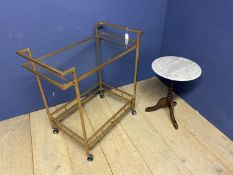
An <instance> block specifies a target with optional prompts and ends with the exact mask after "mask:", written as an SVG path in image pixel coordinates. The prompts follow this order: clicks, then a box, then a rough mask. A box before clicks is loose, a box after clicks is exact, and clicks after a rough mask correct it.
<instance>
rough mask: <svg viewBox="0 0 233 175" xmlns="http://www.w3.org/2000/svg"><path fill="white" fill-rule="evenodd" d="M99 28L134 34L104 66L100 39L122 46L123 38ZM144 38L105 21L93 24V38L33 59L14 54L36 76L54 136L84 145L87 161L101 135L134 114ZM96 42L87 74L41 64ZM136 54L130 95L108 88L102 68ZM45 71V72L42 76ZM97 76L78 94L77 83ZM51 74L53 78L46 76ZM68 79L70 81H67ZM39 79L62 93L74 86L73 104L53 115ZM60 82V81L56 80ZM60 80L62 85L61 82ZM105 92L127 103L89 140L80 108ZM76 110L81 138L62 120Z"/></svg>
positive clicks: (28, 54)
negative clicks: (93, 63) (94, 58)
mask: <svg viewBox="0 0 233 175" xmlns="http://www.w3.org/2000/svg"><path fill="white" fill-rule="evenodd" d="M101 28H110V29H114V30H119V31H127V32H129V33H132V34H133V36H134V37H133V38H130V39H129V45H128V47H127V48H125V49H124V51H123V52H121V53H119V54H117V55H115V56H114V57H112V58H110V59H107V61H105V62H104V63H100V51H99V47H100V45H99V42H100V40H107V41H110V42H114V43H117V44H123V45H124V39H125V38H124V36H122V35H119V34H115V33H111V32H103V31H101ZM141 35H143V32H142V31H140V30H135V29H130V28H127V27H123V26H119V25H114V24H109V23H106V22H98V23H96V25H95V35H94V36H91V37H89V38H87V39H85V40H82V41H79V42H75V43H72V44H70V45H68V46H66V47H63V48H61V49H58V50H56V51H53V52H50V53H48V54H46V55H43V56H41V57H37V58H35V57H33V56H32V52H31V50H30V48H25V49H22V50H19V51H17V54H18V55H20V56H22V57H24V58H26V59H27V60H28V62H25V63H24V64H23V65H22V66H23V67H24V68H25V69H27V70H28V71H30V72H32V73H34V74H35V75H36V79H37V82H38V86H39V89H40V93H41V95H42V99H43V103H44V106H45V108H46V112H47V114H48V118H49V121H50V124H51V126H52V129H53V133H54V134H57V133H58V132H59V129H60V130H62V131H63V132H64V133H66V134H68V135H69V136H71V137H72V138H73V139H75V140H76V141H77V142H79V143H80V144H81V145H83V146H84V147H85V149H86V153H87V160H93V155H92V154H90V153H89V150H90V149H91V148H92V147H93V146H94V145H95V144H96V143H97V142H98V141H99V140H100V139H101V138H103V136H104V135H106V134H107V133H108V132H109V131H110V129H111V128H112V127H113V126H114V125H115V124H116V123H117V122H119V120H120V119H122V118H123V116H125V115H126V114H127V113H128V112H129V111H132V114H133V115H134V114H136V111H135V100H136V84H137V70H138V59H139V47H140V37H141ZM91 40H95V43H96V55H97V63H98V64H97V65H96V67H95V68H93V69H91V70H89V71H88V72H86V73H84V74H82V75H80V76H78V75H77V73H76V68H75V67H72V68H69V69H67V70H65V71H61V70H59V69H57V68H55V67H53V66H50V65H48V64H46V62H44V60H45V59H46V58H49V57H52V56H54V55H57V54H59V53H61V52H64V51H65V50H68V49H71V48H74V47H76V46H79V45H82V44H83V43H86V42H88V41H91ZM132 51H135V52H136V53H135V57H136V58H135V66H134V86H133V94H130V93H128V92H125V91H123V90H120V89H118V88H114V87H112V86H111V85H108V84H107V83H106V82H104V80H103V76H102V69H103V68H104V67H106V66H107V65H109V64H111V63H113V62H114V61H116V60H118V59H120V58H122V57H123V56H125V55H126V54H129V53H130V52H132ZM45 72H46V73H45ZM94 73H98V83H97V84H95V85H94V86H92V87H91V88H89V89H87V90H86V91H84V92H83V93H80V87H79V82H80V81H81V80H84V79H85V78H87V77H89V76H90V75H92V74H94ZM49 75H52V76H49ZM67 77H71V78H69V79H68V78H67ZM41 79H44V80H46V81H47V82H49V83H51V84H52V85H54V86H57V87H58V88H60V89H62V90H67V89H69V88H71V87H74V90H75V94H76V97H75V99H73V100H72V101H69V102H67V103H65V104H64V105H63V106H61V107H59V108H58V109H57V110H55V111H54V112H51V111H50V109H49V107H48V103H47V100H46V97H45V92H44V89H43V87H42V83H41ZM58 79H59V81H58ZM60 80H62V82H61V81H60ZM104 93H109V94H114V95H116V96H118V97H121V98H123V99H125V100H126V101H127V102H126V103H125V104H124V106H123V107H122V108H121V109H120V110H118V111H117V112H116V113H115V114H114V115H113V116H112V117H111V118H109V119H108V120H107V121H106V122H105V123H104V124H103V125H102V126H101V127H100V128H99V129H97V130H96V131H95V132H94V133H93V134H92V135H91V136H90V137H89V138H88V137H87V134H86V128H85V122H84V109H83V105H84V104H85V103H87V102H88V101H89V100H91V99H92V98H93V97H94V96H95V95H97V94H99V95H100V97H101V98H103V97H104ZM77 110H78V111H79V113H80V120H81V127H82V136H80V135H78V134H77V133H75V132H74V131H73V130H71V129H70V128H69V127H67V126H65V125H64V124H63V123H62V121H63V120H64V119H66V118H67V117H69V116H70V114H71V113H73V112H74V111H77Z"/></svg>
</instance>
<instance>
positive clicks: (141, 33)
mask: <svg viewBox="0 0 233 175" xmlns="http://www.w3.org/2000/svg"><path fill="white" fill-rule="evenodd" d="M101 26H109V27H113V28H116V29H121V30H127V31H129V32H132V33H137V34H139V35H143V34H144V32H143V31H141V30H137V29H132V28H128V27H123V26H120V25H115V24H110V23H107V22H97V23H96V27H97V28H99V27H101Z"/></svg>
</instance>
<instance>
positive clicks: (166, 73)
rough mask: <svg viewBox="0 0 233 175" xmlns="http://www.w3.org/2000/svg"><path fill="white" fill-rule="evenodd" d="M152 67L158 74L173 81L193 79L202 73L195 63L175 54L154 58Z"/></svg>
mask: <svg viewBox="0 0 233 175" xmlns="http://www.w3.org/2000/svg"><path fill="white" fill-rule="evenodd" d="M152 69H153V70H154V72H155V73H157V74H158V75H159V76H161V77H163V78H166V79H169V80H174V81H190V80H194V79H196V78H198V77H199V76H200V75H201V73H202V71H201V68H200V66H199V65H198V64H197V63H195V62H193V61H191V60H189V59H186V58H183V57H176V56H165V57H160V58H158V59H156V60H154V61H153V63H152Z"/></svg>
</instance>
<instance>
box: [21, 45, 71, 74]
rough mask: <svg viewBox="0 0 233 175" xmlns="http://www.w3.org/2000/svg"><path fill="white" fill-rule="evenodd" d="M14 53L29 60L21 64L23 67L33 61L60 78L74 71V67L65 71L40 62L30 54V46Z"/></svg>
mask: <svg viewBox="0 0 233 175" xmlns="http://www.w3.org/2000/svg"><path fill="white" fill-rule="evenodd" d="M16 53H17V54H18V55H20V56H22V57H24V58H26V59H27V60H29V62H26V63H24V64H23V67H25V66H28V64H31V63H34V64H36V65H38V66H40V67H43V68H44V69H46V70H47V71H49V72H51V73H53V74H55V75H56V76H58V77H60V78H62V79H63V78H64V77H65V76H66V75H68V74H70V73H74V72H75V68H74V67H73V68H70V69H68V70H66V71H64V72H63V71H60V70H58V69H56V68H54V67H51V66H48V65H47V64H45V63H43V62H41V61H40V60H37V59H35V58H33V57H32V54H31V50H30V48H25V49H21V50H18V51H16Z"/></svg>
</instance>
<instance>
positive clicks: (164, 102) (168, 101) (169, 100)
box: [145, 81, 178, 129]
mask: <svg viewBox="0 0 233 175" xmlns="http://www.w3.org/2000/svg"><path fill="white" fill-rule="evenodd" d="M176 104H177V103H176V102H175V101H173V81H171V84H170V86H169V88H168V93H167V97H164V98H161V99H159V101H158V102H157V104H156V105H155V106H151V107H148V108H146V110H145V111H146V112H151V111H156V110H158V109H160V108H164V107H168V109H169V112H170V118H171V122H172V124H173V126H174V128H175V129H178V124H177V122H176V119H175V116H174V107H175V105H176Z"/></svg>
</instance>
